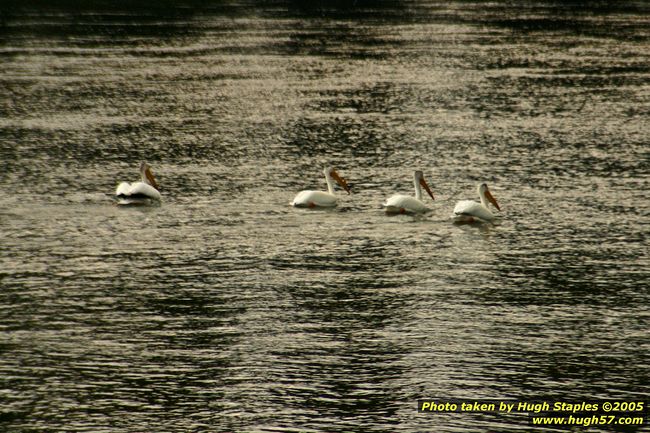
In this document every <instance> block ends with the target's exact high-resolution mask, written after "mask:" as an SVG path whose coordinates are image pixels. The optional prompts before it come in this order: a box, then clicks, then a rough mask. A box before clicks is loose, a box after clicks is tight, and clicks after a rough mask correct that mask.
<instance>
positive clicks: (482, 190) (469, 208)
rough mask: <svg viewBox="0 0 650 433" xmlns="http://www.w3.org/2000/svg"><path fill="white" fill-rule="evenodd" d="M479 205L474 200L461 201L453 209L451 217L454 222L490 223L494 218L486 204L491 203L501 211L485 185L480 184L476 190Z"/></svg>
mask: <svg viewBox="0 0 650 433" xmlns="http://www.w3.org/2000/svg"><path fill="white" fill-rule="evenodd" d="M476 189H477V192H478V196H479V197H480V198H481V202H480V203H476V202H475V201H474V200H461V201H459V202H458V203H456V206H455V207H454V214H453V215H452V217H453V218H454V221H455V222H475V221H492V220H494V219H495V218H496V216H495V215H494V214H493V213H492V211H490V209H488V203H492V204H493V205H494V207H495V208H497V210H499V211H501V208H500V207H499V204H498V203H497V201H496V199H495V198H494V197H493V196H492V194H491V193H490V190H489V189H488V186H487V184H485V183H481V184H479V185H478V187H477V188H476Z"/></svg>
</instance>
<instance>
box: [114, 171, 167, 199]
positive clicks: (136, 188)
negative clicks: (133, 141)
mask: <svg viewBox="0 0 650 433" xmlns="http://www.w3.org/2000/svg"><path fill="white" fill-rule="evenodd" d="M140 176H141V177H142V181H140V182H133V183H128V182H122V183H120V184H119V185H118V186H117V189H116V190H115V195H116V196H117V197H118V198H122V199H136V200H142V199H154V200H160V197H161V196H160V193H159V192H158V188H159V186H158V182H156V178H155V177H153V173H152V172H151V167H150V166H149V164H147V163H146V162H143V163H141V164H140Z"/></svg>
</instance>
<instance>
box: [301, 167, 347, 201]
mask: <svg viewBox="0 0 650 433" xmlns="http://www.w3.org/2000/svg"><path fill="white" fill-rule="evenodd" d="M323 173H324V174H325V182H327V192H325V191H311V190H305V191H300V192H299V193H298V194H297V195H296V197H295V198H294V199H293V201H292V202H291V205H292V206H295V207H309V208H314V207H334V206H336V203H337V200H338V198H337V197H336V195H334V181H336V183H338V184H339V185H340V186H341V188H343V189H345V190H346V191H347V193H348V194H350V187H349V186H348V184H347V182H346V181H345V179H343V178H342V177H341V176H339V174H338V173H337V172H336V170H335V169H334V168H332V167H327V168H325V170H323Z"/></svg>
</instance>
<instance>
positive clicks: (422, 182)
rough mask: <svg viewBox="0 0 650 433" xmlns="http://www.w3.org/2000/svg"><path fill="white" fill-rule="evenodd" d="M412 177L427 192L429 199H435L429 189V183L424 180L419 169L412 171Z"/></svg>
mask: <svg viewBox="0 0 650 433" xmlns="http://www.w3.org/2000/svg"><path fill="white" fill-rule="evenodd" d="M413 177H414V178H415V182H416V183H419V184H420V186H422V188H424V190H425V191H426V192H427V194H429V197H431V200H435V198H433V193H432V192H431V189H430V188H429V185H427V181H426V180H424V174H422V171H421V170H416V172H415V173H413Z"/></svg>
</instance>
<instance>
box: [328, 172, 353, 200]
mask: <svg viewBox="0 0 650 433" xmlns="http://www.w3.org/2000/svg"><path fill="white" fill-rule="evenodd" d="M324 171H325V177H326V178H328V179H329V178H331V179H334V180H335V181H336V183H338V184H339V186H340V187H341V188H343V189H344V190H345V191H346V192H347V193H348V194H350V187H349V186H348V183H347V182H346V181H345V179H343V178H342V177H341V176H340V175H339V174H338V173H337V172H336V170H335V169H334V168H333V167H328V168H326V169H325V170H324Z"/></svg>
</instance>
